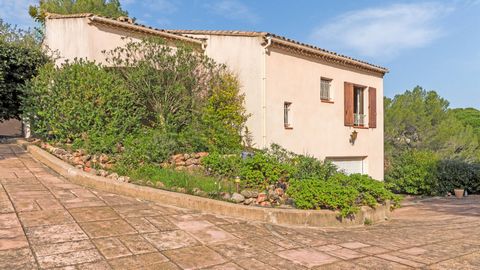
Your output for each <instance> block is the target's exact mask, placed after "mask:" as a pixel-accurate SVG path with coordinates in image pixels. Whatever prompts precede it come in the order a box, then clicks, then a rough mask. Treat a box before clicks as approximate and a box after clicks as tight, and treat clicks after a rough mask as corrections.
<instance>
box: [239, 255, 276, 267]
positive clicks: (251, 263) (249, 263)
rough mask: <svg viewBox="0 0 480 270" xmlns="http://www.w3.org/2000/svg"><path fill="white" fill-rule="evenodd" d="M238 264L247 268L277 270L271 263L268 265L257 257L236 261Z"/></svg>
mask: <svg viewBox="0 0 480 270" xmlns="http://www.w3.org/2000/svg"><path fill="white" fill-rule="evenodd" d="M235 262H236V263H237V264H238V265H240V266H241V267H243V268H245V269H262V270H275V269H276V268H273V267H272V266H270V265H267V264H265V263H263V262H261V261H259V260H257V259H255V258H244V259H239V260H236V261H235Z"/></svg>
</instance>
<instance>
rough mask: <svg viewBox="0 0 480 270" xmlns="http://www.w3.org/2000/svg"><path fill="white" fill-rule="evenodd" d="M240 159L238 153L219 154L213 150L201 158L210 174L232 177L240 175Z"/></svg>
mask: <svg viewBox="0 0 480 270" xmlns="http://www.w3.org/2000/svg"><path fill="white" fill-rule="evenodd" d="M241 164H242V159H241V157H240V155H236V154H233V155H221V154H219V153H216V152H213V153H210V154H209V155H208V156H206V157H204V158H203V159H202V165H203V166H205V167H206V168H207V169H208V171H209V172H210V173H211V174H212V175H216V176H219V177H223V178H227V179H234V178H235V177H237V176H239V175H240V168H241Z"/></svg>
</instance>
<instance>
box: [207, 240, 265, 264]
mask: <svg viewBox="0 0 480 270" xmlns="http://www.w3.org/2000/svg"><path fill="white" fill-rule="evenodd" d="M210 247H211V248H213V249H214V250H216V251H217V252H219V253H221V254H222V255H223V256H225V257H228V258H230V259H239V258H247V257H254V256H259V255H262V254H267V253H268V252H267V251H265V250H263V248H262V247H261V246H257V245H255V244H253V243H252V242H251V241H249V239H242V240H233V241H226V242H223V243H217V244H211V245H210Z"/></svg>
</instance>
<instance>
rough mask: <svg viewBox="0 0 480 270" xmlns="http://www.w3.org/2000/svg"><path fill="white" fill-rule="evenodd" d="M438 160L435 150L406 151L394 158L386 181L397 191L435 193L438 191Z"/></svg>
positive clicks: (418, 193) (417, 193)
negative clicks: (436, 174)
mask: <svg viewBox="0 0 480 270" xmlns="http://www.w3.org/2000/svg"><path fill="white" fill-rule="evenodd" d="M437 162H438V158H437V157H436V155H435V154H434V153H433V152H430V151H418V150H410V151H405V152H403V153H402V154H401V155H400V156H399V157H398V158H396V159H394V160H393V163H392V167H391V168H390V169H389V170H388V171H387V174H386V176H385V182H386V183H387V185H388V187H389V188H390V189H392V190H393V191H394V192H396V193H407V194H416V195H420V194H426V195H430V194H433V193H435V191H436V179H435V170H436V165H437Z"/></svg>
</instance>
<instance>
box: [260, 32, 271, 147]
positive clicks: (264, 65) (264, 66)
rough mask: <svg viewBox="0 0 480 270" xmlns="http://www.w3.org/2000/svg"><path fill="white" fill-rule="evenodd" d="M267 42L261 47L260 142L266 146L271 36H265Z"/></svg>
mask: <svg viewBox="0 0 480 270" xmlns="http://www.w3.org/2000/svg"><path fill="white" fill-rule="evenodd" d="M266 39H267V44H265V46H263V47H262V93H261V97H262V117H263V119H262V144H263V148H266V147H267V49H268V47H269V46H270V45H272V37H271V36H267V37H266Z"/></svg>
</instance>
